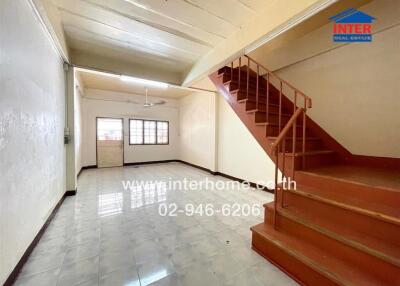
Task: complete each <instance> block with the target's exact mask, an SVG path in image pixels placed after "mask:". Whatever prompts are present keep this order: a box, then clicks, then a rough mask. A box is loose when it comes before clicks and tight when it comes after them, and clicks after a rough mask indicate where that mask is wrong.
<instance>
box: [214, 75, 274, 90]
mask: <svg viewBox="0 0 400 286" xmlns="http://www.w3.org/2000/svg"><path fill="white" fill-rule="evenodd" d="M221 77H222V82H223V83H224V84H225V83H227V82H228V81H231V80H232V81H235V82H239V77H238V74H235V73H234V74H233V78H232V77H231V74H230V73H223V74H222V75H221ZM240 81H241V83H242V86H246V87H247V78H246V75H244V76H243V74H242V76H241V77H240ZM251 84H253V86H256V84H257V78H256V77H255V76H250V78H249V86H250V85H251ZM258 84H259V85H261V84H264V85H265V84H266V82H265V80H263V79H261V78H260V79H259V82H258Z"/></svg>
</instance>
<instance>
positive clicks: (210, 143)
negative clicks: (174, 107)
mask: <svg viewBox="0 0 400 286" xmlns="http://www.w3.org/2000/svg"><path fill="white" fill-rule="evenodd" d="M215 101H216V94H215V93H210V92H203V91H199V92H197V91H196V92H193V93H191V94H189V95H187V96H185V97H183V98H182V99H180V104H179V108H180V109H179V110H180V112H179V113H180V124H179V125H180V149H179V158H180V160H183V161H186V162H190V163H192V164H195V165H197V166H201V167H204V168H207V169H210V170H212V171H216V127H217V125H216V104H215V103H216V102H215Z"/></svg>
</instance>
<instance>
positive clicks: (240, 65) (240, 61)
mask: <svg viewBox="0 0 400 286" xmlns="http://www.w3.org/2000/svg"><path fill="white" fill-rule="evenodd" d="M241 67H242V57H240V58H239V76H238V77H239V84H238V88H239V89H240V74H241V69H240V68H241Z"/></svg>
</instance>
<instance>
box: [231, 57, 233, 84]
mask: <svg viewBox="0 0 400 286" xmlns="http://www.w3.org/2000/svg"><path fill="white" fill-rule="evenodd" d="M231 81H233V61H232V62H231Z"/></svg>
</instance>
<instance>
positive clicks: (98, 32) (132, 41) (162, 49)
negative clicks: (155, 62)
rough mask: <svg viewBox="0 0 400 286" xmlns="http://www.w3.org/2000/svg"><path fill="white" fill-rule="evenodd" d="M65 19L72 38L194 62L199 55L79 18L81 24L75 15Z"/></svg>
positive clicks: (66, 28) (67, 30) (67, 31)
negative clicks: (83, 38) (84, 38)
mask: <svg viewBox="0 0 400 286" xmlns="http://www.w3.org/2000/svg"><path fill="white" fill-rule="evenodd" d="M64 19H65V21H64V25H65V31H66V33H67V35H68V36H70V37H71V38H74V37H76V36H81V37H82V36H86V37H88V38H89V39H91V40H92V41H99V42H103V43H109V44H110V45H116V46H119V47H125V48H128V49H130V50H133V51H139V52H143V53H147V54H153V55H156V56H161V57H168V58H171V59H175V60H176V61H186V62H193V61H194V60H196V59H197V58H198V57H199V56H198V55H193V54H191V53H189V52H181V51H179V50H177V49H175V48H169V47H167V46H165V45H161V44H159V43H158V42H153V41H144V40H142V41H141V40H140V39H139V38H137V37H135V36H134V35H131V34H129V33H126V32H124V31H121V30H116V29H112V28H110V27H108V26H104V25H101V24H98V23H96V22H92V21H86V20H79V21H80V24H81V25H80V24H77V23H76V22H77V21H78V20H77V19H76V17H75V16H73V15H67V16H65V18H64ZM82 23H83V25H82Z"/></svg>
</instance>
